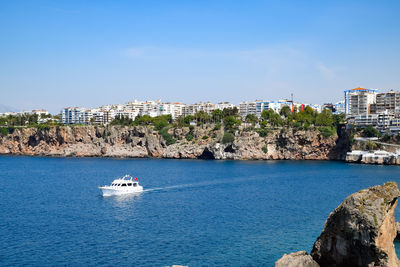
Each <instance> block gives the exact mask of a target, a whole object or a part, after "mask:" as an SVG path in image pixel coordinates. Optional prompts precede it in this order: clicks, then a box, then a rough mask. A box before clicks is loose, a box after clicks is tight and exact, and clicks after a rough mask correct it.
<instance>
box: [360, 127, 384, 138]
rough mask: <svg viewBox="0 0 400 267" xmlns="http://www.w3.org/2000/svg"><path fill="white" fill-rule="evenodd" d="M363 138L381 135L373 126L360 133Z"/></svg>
mask: <svg viewBox="0 0 400 267" xmlns="http://www.w3.org/2000/svg"><path fill="white" fill-rule="evenodd" d="M362 136H364V137H380V136H381V133H380V132H379V131H378V130H377V129H375V128H374V127H373V126H368V127H366V128H365V129H364V130H363V131H362Z"/></svg>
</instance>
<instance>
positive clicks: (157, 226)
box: [0, 156, 400, 266]
mask: <svg viewBox="0 0 400 267" xmlns="http://www.w3.org/2000/svg"><path fill="white" fill-rule="evenodd" d="M124 174H131V175H133V176H136V177H138V178H139V182H140V184H141V185H142V186H143V187H144V189H145V192H143V193H141V194H136V195H135V194H131V195H125V196H119V197H102V196H101V194H100V193H101V192H100V190H99V189H98V188H97V186H99V185H105V184H110V183H111V182H112V180H113V179H115V178H116V177H118V176H122V175H124ZM386 181H396V182H400V169H399V167H398V166H377V165H357V164H346V163H343V162H333V161H207V160H165V159H164V160H158V159H104V158H40V157H8V156H2V157H0V216H1V219H0V265H2V266H5V265H12V266H17V265H29V266H47V265H53V266H54V265H73V266H94V265H107V266H112V265H122V266H170V265H173V264H181V265H189V266H273V265H274V262H275V261H276V260H277V259H279V258H280V257H281V256H282V255H283V254H284V253H289V252H295V251H299V250H306V251H308V252H310V250H311V248H312V245H313V243H314V241H315V239H316V238H317V237H318V235H319V234H320V233H321V230H322V228H323V225H324V222H325V220H326V218H327V217H328V215H329V213H330V212H331V211H332V210H333V209H334V208H336V207H337V206H338V205H339V204H340V203H341V202H342V201H343V200H344V199H345V198H346V197H347V196H348V195H350V194H351V193H353V192H356V191H358V190H360V189H363V188H366V187H369V186H373V185H378V184H383V183H384V182H386ZM396 215H397V218H400V217H399V216H398V213H396Z"/></svg>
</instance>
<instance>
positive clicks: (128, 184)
mask: <svg viewBox="0 0 400 267" xmlns="http://www.w3.org/2000/svg"><path fill="white" fill-rule="evenodd" d="M111 186H133V187H136V186H138V183H137V182H127V181H124V182H113V183H112V184H111Z"/></svg>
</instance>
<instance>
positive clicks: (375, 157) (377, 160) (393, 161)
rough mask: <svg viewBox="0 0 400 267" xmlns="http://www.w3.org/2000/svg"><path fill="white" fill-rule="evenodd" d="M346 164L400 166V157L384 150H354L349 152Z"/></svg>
mask: <svg viewBox="0 0 400 267" xmlns="http://www.w3.org/2000/svg"><path fill="white" fill-rule="evenodd" d="M346 162H349V163H364V164H384V165H400V155H399V154H397V153H391V152H387V151H384V150H377V151H372V152H369V151H361V150H354V151H351V152H347V155H346Z"/></svg>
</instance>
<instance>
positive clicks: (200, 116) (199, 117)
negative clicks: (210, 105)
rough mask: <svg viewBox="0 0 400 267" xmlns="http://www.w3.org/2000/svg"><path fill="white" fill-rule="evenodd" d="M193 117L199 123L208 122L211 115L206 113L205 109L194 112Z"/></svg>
mask: <svg viewBox="0 0 400 267" xmlns="http://www.w3.org/2000/svg"><path fill="white" fill-rule="evenodd" d="M194 118H195V120H196V121H197V122H201V123H208V122H210V121H211V116H210V115H208V113H207V112H205V111H202V110H201V111H199V112H196V114H194Z"/></svg>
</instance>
